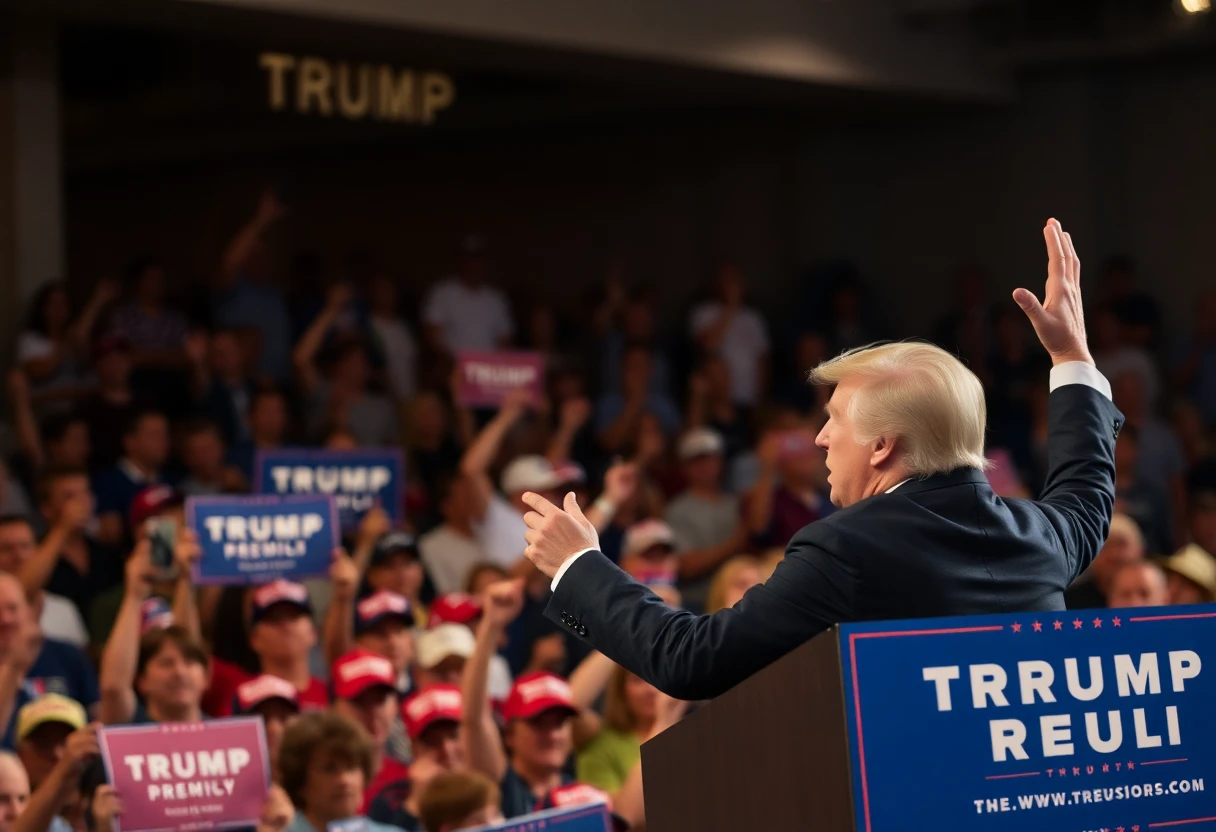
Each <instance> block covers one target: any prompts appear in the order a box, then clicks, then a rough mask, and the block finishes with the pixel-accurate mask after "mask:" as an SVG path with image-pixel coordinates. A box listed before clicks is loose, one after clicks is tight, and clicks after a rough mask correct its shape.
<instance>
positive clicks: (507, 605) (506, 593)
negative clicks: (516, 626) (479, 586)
mask: <svg viewBox="0 0 1216 832" xmlns="http://www.w3.org/2000/svg"><path fill="white" fill-rule="evenodd" d="M523 609H524V581H523V578H513V579H512V580H509V581H498V582H497V583H493V584H490V585H489V586H488V587H486V591H485V595H484V596H483V597H482V616H483V618H484V620H485V621H486V622H487V623H488V624H490V626H492V627H495V628H497V629H500V630H505V629H506V628H507V627H508V626H509V625H510V623H511V622H512V621H514V620H515V619H516V618H519V614H520V613H521V612H523Z"/></svg>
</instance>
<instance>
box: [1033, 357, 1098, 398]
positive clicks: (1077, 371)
mask: <svg viewBox="0 0 1216 832" xmlns="http://www.w3.org/2000/svg"><path fill="white" fill-rule="evenodd" d="M1066 384H1084V385H1085V386H1086V387H1092V388H1094V389H1095V390H1097V391H1098V392H1099V393H1101V394H1102V395H1103V396H1106V398H1108V399H1112V401H1113V397H1112V396H1111V394H1110V382H1109V381H1107V380H1106V376H1104V375H1102V374H1101V373H1100V372H1098V368H1097V367H1095V366H1094V365H1093V364H1089V363H1087V362H1085V361H1065V362H1064V363H1063V364H1057V365H1056V366H1054V367H1052V368H1051V381H1050V383H1049V385H1048V387H1049V389H1050V391H1051V392H1053V393H1054V392H1055V391H1056V388H1058V387H1063V386H1064V385H1066Z"/></svg>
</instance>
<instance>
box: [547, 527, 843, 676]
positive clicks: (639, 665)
mask: <svg viewBox="0 0 1216 832" xmlns="http://www.w3.org/2000/svg"><path fill="white" fill-rule="evenodd" d="M823 536H824V535H823V534H822V533H817V532H816V531H815V526H809V527H807V528H806V529H804V530H803V531H802V532H801V533H800V534H799V535H798V537H796V538H795V539H794V541H793V542H791V543H790V546H789V549H788V550H787V552H786V557H785V559H784V560H783V561H782V562H781V564H780V565H779V566H778V567H777V570H776V571H775V572H774V573H773V576H772V577H771V578H770V579H769V580H768V582H767V583H765V584H761V585H759V586H756V587H753V588H752V589H751V590H749V591H748V593H747V594H746V595H745V596H744V597H743V600H741V601H740V602H739V603H738V604H736V605H735V606H734V607H733V608H731V609H725V610H721V611H719V612H716V613H714V614H712V615H702V616H696V615H693V614H692V613H690V612H687V611H685V610H676V609H672V608H671V607H668V606H667V605H666V604H664V603H663V602H662V601H661V600H660V599H659V598H658V597H657V596H656V595H655V594H654V593H652V592H651V591H650V590H649V589H647V588H646V587H645V586H642V585H641V584H639V583H638V582H636V581H635V580H633V579H632V578H631V577H629V575H627V574H625V573H624V572H622V571H621V570H620V569H619V568H617V567H616V566H615V565H614V564H613V563H612V562H611V561H610V560H608V559H607V558H606V557H604V555H603V554H601V553H599V552H587V553H586V554H584V555H583V556H582V557H580V558H579V559H578V560H577V561H575V562H574V563H573V564H572V565H571V566H570V569H569V570H568V571H567V572H566V574H565V575H564V576H563V577H562V579H561V582H560V583H559V584H558V586H557V589H556V590H555V591H554V593H553V597H552V598H551V599H550V601H549V604H548V607H547V608H546V610H545V615H546V616H548V617H549V618H551V619H552V620H554V621H556V622H559V623H561V624H562V625H564V626H565V627H566V628H568V629H570V630H572V631H574V632H575V633H577V634H578V635H579V636H580V637H581V638H582V639H583V640H584V641H586V642H587V643H589V644H590V645H591V646H592V647H594V648H595V649H597V650H599V651H600V652H602V653H604V654H605V655H606V656H608V657H609V658H610V659H612V660H613V661H615V662H617V663H618V664H620V665H622V666H624V667H625V668H626V669H628V670H630V671H632V672H634V673H636V674H637V675H638V676H640V677H642V678H643V679H645V680H646V681H648V682H650V683H651V684H652V685H654V686H655V687H657V688H658V689H659V690H661V691H664V692H665V693H668V694H670V695H671V696H674V697H676V698H679V699H685V700H696V699H708V698H711V697H714V696H717V695H718V694H720V693H723V692H724V691H726V690H728V689H730V688H732V687H734V686H735V685H736V684H738V683H739V682H741V681H743V680H744V679H746V678H747V677H749V676H751V675H752V674H753V673H755V672H756V671H757V670H760V669H761V668H763V667H765V666H767V665H769V664H771V663H772V662H774V661H776V660H777V659H778V658H780V657H781V656H783V655H785V654H786V653H788V652H789V651H791V650H793V649H794V648H795V647H797V646H799V645H800V644H802V643H803V642H805V641H807V640H808V639H810V638H811V637H812V636H814V635H816V634H817V633H819V632H821V631H823V630H825V629H827V628H828V627H831V626H832V625H833V624H835V623H836V622H838V621H842V620H846V619H848V618H849V617H850V613H851V609H852V599H853V595H854V585H855V582H856V575H855V573H854V572H853V571H852V569H851V568H850V567H849V566H848V564H847V563H845V562H844V561H843V560H841V559H840V558H838V557H837V556H836V555H834V554H832V553H831V552H829V551H827V549H825V548H823V547H822V546H821V544H822V543H823V540H822V538H823Z"/></svg>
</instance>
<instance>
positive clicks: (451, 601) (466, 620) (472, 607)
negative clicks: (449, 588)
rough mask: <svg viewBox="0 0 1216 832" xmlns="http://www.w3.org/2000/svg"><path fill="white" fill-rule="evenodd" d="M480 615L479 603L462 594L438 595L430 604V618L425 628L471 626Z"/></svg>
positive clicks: (470, 596)
mask: <svg viewBox="0 0 1216 832" xmlns="http://www.w3.org/2000/svg"><path fill="white" fill-rule="evenodd" d="M480 615H481V602H480V601H478V600H477V599H476V598H474V597H473V596H472V595H469V594H467V593H464V592H449V593H448V594H447V595H440V596H439V597H438V598H436V599H435V601H434V603H432V604H431V617H430V619H429V620H428V621H427V625H426V626H427V627H428V628H430V627H436V626H438V625H440V624H471V623H472V622H473V621H475V620H476V619H477V618H478V617H479V616H480Z"/></svg>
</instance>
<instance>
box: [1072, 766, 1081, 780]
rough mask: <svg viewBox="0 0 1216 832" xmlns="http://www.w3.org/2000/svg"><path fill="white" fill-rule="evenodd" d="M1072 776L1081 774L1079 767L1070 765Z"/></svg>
mask: <svg viewBox="0 0 1216 832" xmlns="http://www.w3.org/2000/svg"><path fill="white" fill-rule="evenodd" d="M1072 776H1073V777H1080V776H1081V769H1079V768H1077V767H1076V766H1073V767H1072Z"/></svg>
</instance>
